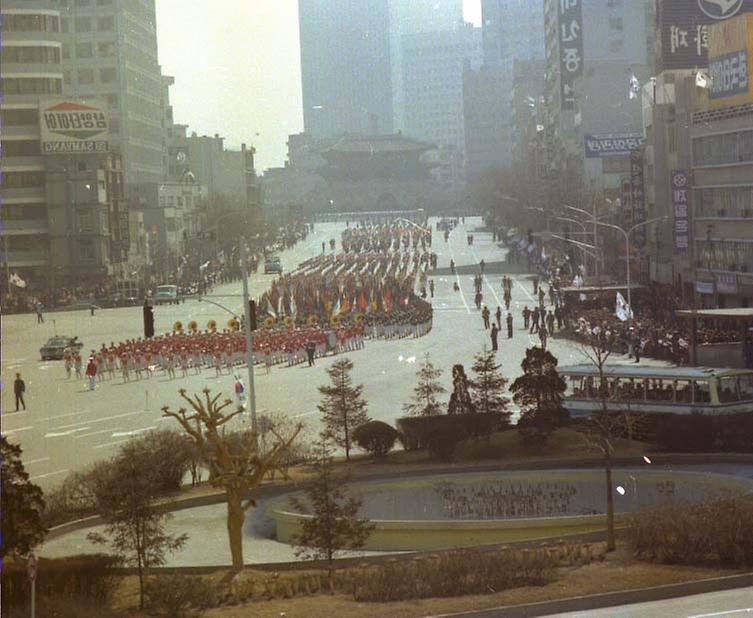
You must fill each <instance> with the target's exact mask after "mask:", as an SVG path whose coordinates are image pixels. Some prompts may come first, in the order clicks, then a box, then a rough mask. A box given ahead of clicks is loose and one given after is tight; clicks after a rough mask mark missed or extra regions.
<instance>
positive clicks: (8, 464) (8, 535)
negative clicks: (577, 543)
mask: <svg viewBox="0 0 753 618" xmlns="http://www.w3.org/2000/svg"><path fill="white" fill-rule="evenodd" d="M22 452H23V450H22V449H21V447H20V446H18V445H17V444H11V443H10V442H8V440H7V438H6V437H5V436H2V438H1V439H0V457H1V458H2V459H0V482H1V483H2V486H1V487H2V489H1V490H0V499H1V500H0V508H2V513H0V517H1V518H2V535H3V536H2V543H0V559H1V558H5V556H7V555H9V554H14V553H15V554H19V555H26V554H28V553H29V552H30V551H32V550H33V549H34V548H35V547H36V546H37V545H39V544H40V543H41V542H42V541H43V540H44V537H45V535H46V534H47V529H46V528H45V526H44V523H43V521H42V514H43V512H44V508H45V504H44V496H43V494H42V490H41V488H40V487H39V486H38V485H37V484H35V483H32V482H31V481H30V480H29V473H28V472H26V470H25V469H24V464H23V462H22V461H21V453H22Z"/></svg>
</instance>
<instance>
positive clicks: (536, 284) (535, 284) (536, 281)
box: [533, 277, 539, 296]
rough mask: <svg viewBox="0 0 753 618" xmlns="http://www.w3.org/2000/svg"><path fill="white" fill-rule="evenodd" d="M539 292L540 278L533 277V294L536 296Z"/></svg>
mask: <svg viewBox="0 0 753 618" xmlns="http://www.w3.org/2000/svg"><path fill="white" fill-rule="evenodd" d="M538 293H539V278H538V277H534V278H533V295H534V296H536V295H537V294H538Z"/></svg>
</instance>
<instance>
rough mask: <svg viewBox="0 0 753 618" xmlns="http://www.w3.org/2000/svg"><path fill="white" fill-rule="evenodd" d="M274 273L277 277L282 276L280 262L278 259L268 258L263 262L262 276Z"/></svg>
mask: <svg viewBox="0 0 753 618" xmlns="http://www.w3.org/2000/svg"><path fill="white" fill-rule="evenodd" d="M269 273H274V274H277V275H281V274H282V262H280V258H278V257H268V258H267V259H266V260H264V274H265V275H268V274H269Z"/></svg>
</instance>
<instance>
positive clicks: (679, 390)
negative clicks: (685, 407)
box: [675, 380, 693, 403]
mask: <svg viewBox="0 0 753 618" xmlns="http://www.w3.org/2000/svg"><path fill="white" fill-rule="evenodd" d="M675 401H676V402H677V403H690V402H691V401H693V392H692V391H691V390H690V382H688V380H675Z"/></svg>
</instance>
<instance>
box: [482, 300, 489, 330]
mask: <svg viewBox="0 0 753 618" xmlns="http://www.w3.org/2000/svg"><path fill="white" fill-rule="evenodd" d="M481 317H482V318H483V320H484V329H487V328H489V307H487V306H486V305H484V309H483V310H482V311H481Z"/></svg>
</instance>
